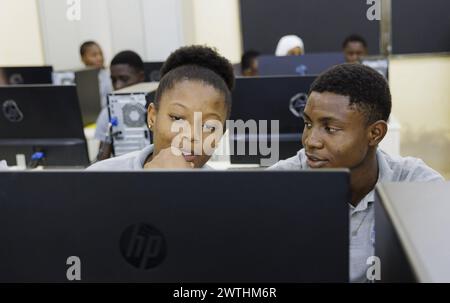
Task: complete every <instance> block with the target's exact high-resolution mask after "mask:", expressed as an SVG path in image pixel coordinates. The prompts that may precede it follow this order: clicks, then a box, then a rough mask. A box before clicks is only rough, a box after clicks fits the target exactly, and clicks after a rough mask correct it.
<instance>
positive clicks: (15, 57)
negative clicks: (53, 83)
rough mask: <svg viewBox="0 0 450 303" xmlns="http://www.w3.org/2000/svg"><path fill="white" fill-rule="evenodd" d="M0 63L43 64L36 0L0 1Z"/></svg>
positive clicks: (6, 64) (10, 64)
mask: <svg viewBox="0 0 450 303" xmlns="http://www.w3.org/2000/svg"><path fill="white" fill-rule="evenodd" d="M0 37H1V43H0V66H15V65H42V64H43V63H44V55H43V49H42V43H41V35H40V28H39V16H38V11H37V7H36V1H35V0H0Z"/></svg>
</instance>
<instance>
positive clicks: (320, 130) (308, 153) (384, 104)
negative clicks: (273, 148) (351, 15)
mask: <svg viewBox="0 0 450 303" xmlns="http://www.w3.org/2000/svg"><path fill="white" fill-rule="evenodd" d="M390 113H391V94H390V90H389V85H388V83H387V82H386V80H385V79H384V78H383V77H382V76H381V75H380V74H379V73H378V72H376V71H375V70H373V69H371V68H369V67H366V66H363V65H360V64H342V65H338V66H335V67H333V68H331V69H330V70H328V71H326V72H325V73H323V74H322V75H320V76H319V77H318V78H317V79H316V81H315V82H314V83H313V84H312V85H311V89H310V94H309V98H308V101H307V104H306V107H305V110H304V120H305V128H304V131H303V137H302V143H303V146H304V148H303V149H301V150H300V151H299V152H298V154H297V155H296V156H294V157H292V158H290V159H287V160H284V161H280V162H278V163H277V164H275V165H274V166H272V167H271V168H270V169H278V170H280V169H281V170H283V169H284V170H290V169H310V168H312V169H315V168H349V169H350V174H351V177H350V190H351V201H349V212H350V281H351V282H366V281H367V278H366V271H367V269H368V267H369V266H368V265H367V264H366V262H367V259H368V258H369V257H370V256H373V255H374V205H373V202H374V188H375V185H376V184H377V182H389V181H390V182H430V181H441V180H443V178H442V176H441V175H439V173H437V172H436V171H434V170H433V169H431V168H430V167H428V166H427V165H426V164H425V163H424V162H423V161H422V160H420V159H415V158H410V157H407V158H402V157H394V156H390V155H388V154H386V153H385V152H383V151H382V150H380V149H379V148H378V144H379V143H380V142H381V141H382V140H383V138H384V136H385V135H386V132H387V129H388V124H387V121H388V119H389V115H390ZM318 190H323V188H318ZM330 253H332V252H330Z"/></svg>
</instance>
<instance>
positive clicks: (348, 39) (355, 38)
mask: <svg viewBox="0 0 450 303" xmlns="http://www.w3.org/2000/svg"><path fill="white" fill-rule="evenodd" d="M350 42H359V43H361V44H362V45H363V46H364V48H367V42H366V40H365V39H364V38H363V37H362V36H360V35H356V34H352V35H350V36H348V37H346V38H345V40H344V42H342V48H346V47H347V44H349V43H350Z"/></svg>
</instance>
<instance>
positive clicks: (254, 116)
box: [228, 76, 316, 166]
mask: <svg viewBox="0 0 450 303" xmlns="http://www.w3.org/2000/svg"><path fill="white" fill-rule="evenodd" d="M315 78H316V77H315V76H271V77H250V78H237V79H236V87H235V89H234V91H233V105H232V111H231V118H230V120H231V122H232V123H234V127H229V129H228V131H229V133H230V152H231V163H233V164H263V165H264V166H268V165H271V164H274V163H272V162H277V161H278V159H277V158H279V159H286V158H289V157H292V156H294V155H295V154H296V153H297V151H299V150H300V149H301V148H302V143H301V136H302V132H303V128H304V123H303V119H302V117H301V113H302V112H303V110H304V107H305V105H306V100H307V95H308V92H309V88H310V86H311V84H312V82H313V81H314V79H315ZM238 120H240V121H243V122H244V123H246V125H245V126H248V127H246V128H245V129H244V128H243V127H242V123H239V122H237V121H238ZM255 123H256V125H257V131H252V130H253V129H254V127H253V126H254V125H255ZM265 125H267V127H265ZM277 125H278V127H277ZM276 127H277V128H278V129H276ZM250 129H252V130H250ZM264 140H265V141H264ZM266 141H267V144H266V143H264V142H266ZM272 144H273V145H272ZM265 145H267V146H270V147H271V148H272V149H273V148H277V147H279V155H278V157H276V158H274V155H273V153H272V154H271V155H267V152H266V151H264V150H262V148H260V147H261V146H263V147H264V146H265ZM269 158H272V159H271V160H270V161H268V163H267V164H264V163H262V162H261V159H266V160H267V159H269Z"/></svg>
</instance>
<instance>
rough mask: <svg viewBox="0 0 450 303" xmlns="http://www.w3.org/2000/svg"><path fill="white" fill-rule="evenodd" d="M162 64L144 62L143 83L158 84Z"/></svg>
mask: <svg viewBox="0 0 450 303" xmlns="http://www.w3.org/2000/svg"><path fill="white" fill-rule="evenodd" d="M163 65H164V62H144V72H145V82H159V80H161V73H160V70H161V67H162V66H163Z"/></svg>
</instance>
